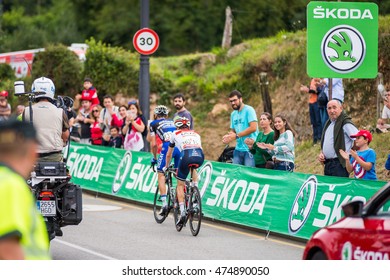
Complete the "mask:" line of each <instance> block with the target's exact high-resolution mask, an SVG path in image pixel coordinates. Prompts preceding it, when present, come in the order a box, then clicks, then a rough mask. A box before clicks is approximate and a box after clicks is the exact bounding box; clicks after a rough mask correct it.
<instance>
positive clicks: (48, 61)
mask: <svg viewBox="0 0 390 280" xmlns="http://www.w3.org/2000/svg"><path fill="white" fill-rule="evenodd" d="M32 69H33V77H32V78H33V79H35V78H38V77H41V76H45V77H47V78H50V79H52V80H53V82H54V85H55V86H56V94H58V95H68V96H71V97H74V96H75V94H76V93H78V92H79V87H80V80H81V78H80V77H81V71H82V67H81V62H80V60H79V58H78V56H77V55H76V54H75V53H74V52H73V51H70V50H69V49H68V48H67V47H66V46H64V45H49V46H48V47H46V49H45V51H44V52H40V53H38V54H36V56H35V57H34V62H33V68H32Z"/></svg>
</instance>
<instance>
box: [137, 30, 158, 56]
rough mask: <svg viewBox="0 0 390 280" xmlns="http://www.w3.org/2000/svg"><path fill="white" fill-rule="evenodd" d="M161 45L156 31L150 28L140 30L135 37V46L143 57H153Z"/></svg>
mask: <svg viewBox="0 0 390 280" xmlns="http://www.w3.org/2000/svg"><path fill="white" fill-rule="evenodd" d="M159 44H160V40H159V38H158V35H157V33H156V32H155V31H153V30H152V29H149V28H142V29H140V30H138V31H137V32H136V33H135V35H134V37H133V46H134V48H135V50H136V51H137V52H139V53H140V54H143V55H151V54H152V53H154V52H155V51H156V50H157V48H158V46H159Z"/></svg>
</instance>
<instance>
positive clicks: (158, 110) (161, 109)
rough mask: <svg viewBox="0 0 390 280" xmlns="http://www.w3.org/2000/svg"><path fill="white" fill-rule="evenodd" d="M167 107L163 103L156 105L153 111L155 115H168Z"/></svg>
mask: <svg viewBox="0 0 390 280" xmlns="http://www.w3.org/2000/svg"><path fill="white" fill-rule="evenodd" d="M168 112H169V110H168V108H167V107H166V106H164V105H158V106H157V107H156V108H155V109H154V113H155V114H156V115H157V116H168Z"/></svg>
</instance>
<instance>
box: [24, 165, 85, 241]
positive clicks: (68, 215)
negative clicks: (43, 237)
mask: <svg viewBox="0 0 390 280" xmlns="http://www.w3.org/2000/svg"><path fill="white" fill-rule="evenodd" d="M70 179H71V176H70V175H69V174H67V169H66V163H64V162H38V163H37V164H36V165H35V168H34V171H33V172H31V178H30V179H29V180H28V181H27V183H28V184H29V186H30V188H31V191H32V193H33V195H34V197H35V198H36V205H37V209H38V211H39V212H40V213H41V214H42V216H43V218H44V219H45V222H46V227H47V232H48V235H49V239H50V241H51V240H52V239H54V238H55V237H56V236H62V235H63V233H62V230H61V227H64V226H67V225H78V224H79V223H80V222H81V220H82V218H83V217H82V189H81V187H80V186H79V185H75V184H73V183H71V182H70Z"/></svg>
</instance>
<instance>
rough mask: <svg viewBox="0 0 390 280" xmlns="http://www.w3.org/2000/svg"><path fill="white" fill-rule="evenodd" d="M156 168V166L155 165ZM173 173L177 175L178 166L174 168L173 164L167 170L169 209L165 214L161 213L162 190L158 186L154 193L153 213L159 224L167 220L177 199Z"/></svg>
mask: <svg viewBox="0 0 390 280" xmlns="http://www.w3.org/2000/svg"><path fill="white" fill-rule="evenodd" d="M153 170H154V167H153ZM172 175H173V176H175V175H176V168H174V166H173V165H170V166H169V168H168V169H167V171H166V172H165V185H166V188H167V204H168V211H167V212H166V213H165V214H164V215H160V212H161V208H162V200H161V194H160V190H159V188H158V187H157V190H156V193H155V195H154V202H153V214H154V219H155V220H156V222H157V223H158V224H161V223H163V222H164V221H165V219H166V218H167V217H168V215H169V212H170V211H171V210H172V209H173V207H174V205H173V203H174V202H175V201H176V189H175V188H174V186H173V184H172Z"/></svg>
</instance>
